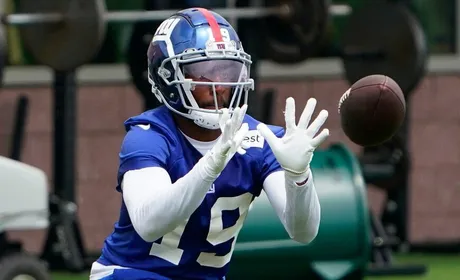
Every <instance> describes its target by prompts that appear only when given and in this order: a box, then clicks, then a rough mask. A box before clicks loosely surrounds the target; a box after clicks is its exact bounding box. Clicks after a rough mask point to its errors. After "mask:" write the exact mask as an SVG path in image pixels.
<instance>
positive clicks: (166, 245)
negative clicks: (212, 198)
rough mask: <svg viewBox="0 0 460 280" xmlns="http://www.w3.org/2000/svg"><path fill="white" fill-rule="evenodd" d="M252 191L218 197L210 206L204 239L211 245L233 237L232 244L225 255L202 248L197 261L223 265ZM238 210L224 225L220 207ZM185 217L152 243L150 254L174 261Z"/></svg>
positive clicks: (225, 262) (178, 254) (227, 260)
mask: <svg viewBox="0 0 460 280" xmlns="http://www.w3.org/2000/svg"><path fill="white" fill-rule="evenodd" d="M252 198H253V195H252V194H251V193H245V194H242V195H239V196H236V197H220V198H218V199H217V200H216V203H214V205H213V206H212V208H211V222H210V225H209V232H208V237H207V239H206V240H207V241H208V242H209V243H211V244H212V245H213V246H215V245H218V244H222V243H224V242H226V241H229V240H231V239H232V238H233V241H232V248H231V250H230V251H229V252H228V253H227V254H226V255H225V256H216V255H215V254H213V253H205V252H202V253H201V254H200V255H199V257H198V259H197V262H198V263H199V264H201V265H202V266H207V267H216V268H219V267H223V266H225V265H226V264H227V263H228V262H229V261H230V259H231V256H232V251H233V248H234V247H235V243H236V237H237V235H238V233H239V232H240V230H241V227H242V226H243V222H244V220H245V219H246V216H247V214H248V210H249V206H250V204H251V201H252ZM235 209H238V211H239V218H238V220H237V221H236V223H235V224H234V225H233V226H231V227H228V228H226V229H224V225H223V220H222V211H226V210H227V211H228V210H235ZM187 222H188V221H185V222H184V223H183V224H181V225H179V226H178V227H177V228H176V229H174V230H173V231H172V232H170V233H168V234H165V235H164V236H163V239H162V241H161V243H153V244H152V248H151V249H150V255H152V256H156V257H159V258H162V259H164V260H166V261H168V262H171V263H173V264H175V265H178V264H179V262H180V260H181V257H182V254H183V253H184V251H183V250H182V249H180V248H179V242H180V240H181V237H182V234H183V233H184V229H185V226H186V224H187Z"/></svg>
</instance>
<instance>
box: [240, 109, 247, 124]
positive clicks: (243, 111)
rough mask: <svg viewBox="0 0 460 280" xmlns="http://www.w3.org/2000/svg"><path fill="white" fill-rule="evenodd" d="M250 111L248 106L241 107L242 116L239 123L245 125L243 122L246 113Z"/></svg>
mask: <svg viewBox="0 0 460 280" xmlns="http://www.w3.org/2000/svg"><path fill="white" fill-rule="evenodd" d="M247 110H248V105H246V104H244V105H243V106H241V109H240V115H239V118H238V120H239V123H240V124H241V123H243V120H244V116H245V115H246V111H247Z"/></svg>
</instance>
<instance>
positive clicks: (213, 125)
mask: <svg viewBox="0 0 460 280" xmlns="http://www.w3.org/2000/svg"><path fill="white" fill-rule="evenodd" d="M190 117H191V119H192V120H193V122H194V123H195V124H196V125H198V126H201V127H203V128H206V129H210V130H216V129H220V126H219V114H218V113H215V112H209V113H208V112H198V111H195V110H192V112H191V113H190Z"/></svg>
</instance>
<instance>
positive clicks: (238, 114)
mask: <svg viewBox="0 0 460 280" xmlns="http://www.w3.org/2000/svg"><path fill="white" fill-rule="evenodd" d="M246 110H247V105H243V106H242V107H241V108H235V110H233V114H232V115H231V116H230V113H229V111H228V109H223V113H222V114H221V116H220V120H219V124H220V128H221V130H222V135H221V137H220V139H219V141H217V143H216V144H215V145H214V147H213V148H212V149H211V150H210V151H209V152H208V154H207V156H208V157H209V161H208V162H209V165H210V167H211V171H212V173H214V174H219V173H220V172H222V170H224V168H225V166H226V165H227V163H228V162H229V161H230V160H231V159H232V157H233V156H234V155H235V153H236V152H238V153H240V154H244V153H246V151H245V150H244V149H243V148H242V146H241V143H242V142H243V140H244V137H245V136H246V134H247V133H248V131H249V127H248V124H247V123H243V119H244V116H245V114H246Z"/></svg>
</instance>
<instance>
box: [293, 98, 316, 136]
mask: <svg viewBox="0 0 460 280" xmlns="http://www.w3.org/2000/svg"><path fill="white" fill-rule="evenodd" d="M316 103H317V101H316V99H315V98H310V99H308V101H307V104H305V108H304V109H303V112H302V115H301V116H300V119H299V123H298V124H297V126H298V127H300V128H302V129H306V128H307V127H308V124H309V123H310V120H311V116H312V115H313V112H314V111H315V108H316Z"/></svg>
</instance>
